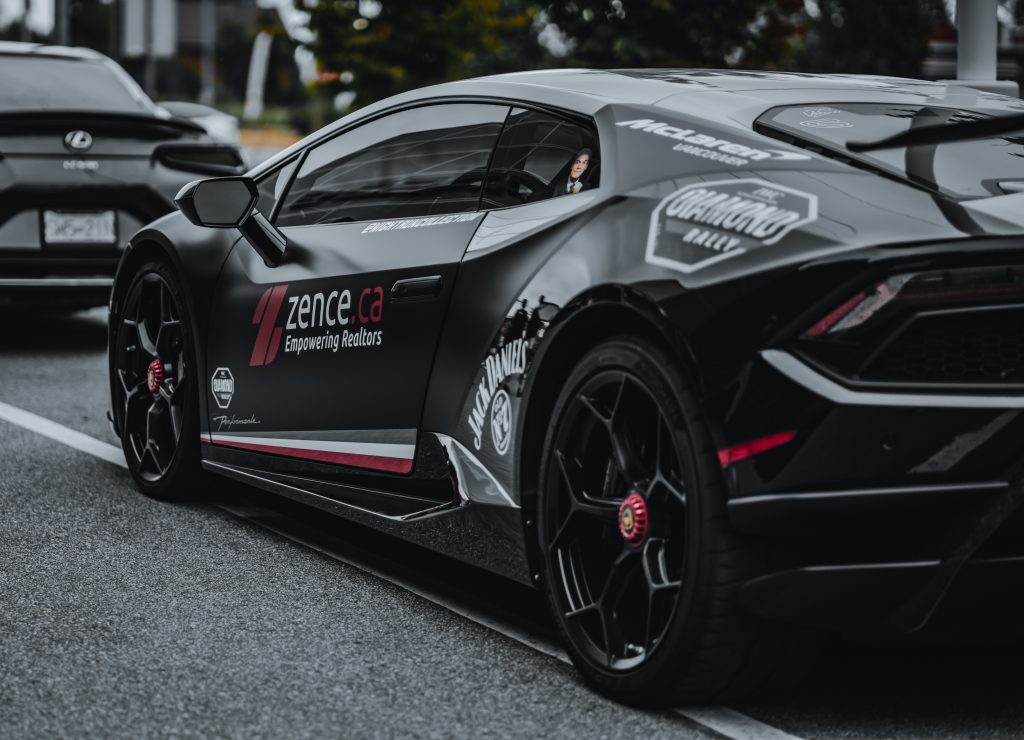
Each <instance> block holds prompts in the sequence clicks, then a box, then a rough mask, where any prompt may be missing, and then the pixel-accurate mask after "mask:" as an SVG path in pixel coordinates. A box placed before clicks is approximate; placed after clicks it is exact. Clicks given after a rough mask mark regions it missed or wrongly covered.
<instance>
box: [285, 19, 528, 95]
mask: <svg viewBox="0 0 1024 740" xmlns="http://www.w3.org/2000/svg"><path fill="white" fill-rule="evenodd" d="M299 2H300V3H302V0H299ZM301 7H303V9H305V10H308V12H309V13H310V20H309V26H310V28H311V29H312V30H313V32H314V33H315V34H316V39H315V40H314V41H313V43H312V44H310V48H311V50H312V51H313V53H314V54H315V55H316V57H317V59H318V60H319V63H320V65H321V68H322V69H323V70H325V71H326V72H327V73H328V75H327V76H328V77H332V76H333V75H332V74H331V73H333V74H335V75H340V78H339V79H338V80H337V81H333V80H332V81H329V86H330V87H333V88H335V89H336V90H339V91H340V90H345V89H351V90H353V91H354V92H356V94H357V98H356V99H357V101H358V103H357V104H360V105H365V104H367V103H370V102H373V101H374V100H377V99H379V98H383V97H387V96H389V95H394V94H396V93H399V92H401V91H403V90H410V89H413V88H416V87H421V86H424V85H430V84H434V83H438V82H444V81H447V80H453V79H458V78H461V77H464V76H466V75H467V72H470V71H471V70H473V69H474V68H477V69H480V70H483V69H485V67H486V65H485V64H484V60H487V59H490V58H500V56H501V54H502V53H503V52H504V51H505V48H506V42H507V39H508V38H510V37H515V36H516V35H517V34H518V35H520V36H521V35H522V34H523V33H524V32H526V33H528V31H529V28H530V25H531V21H532V18H531V16H530V15H529V13H528V12H527V10H526V9H525V7H524V6H523V5H522V4H521V3H510V2H503V1H502V0H412V1H409V0H406V1H405V2H398V1H396V0H383V2H380V3H378V4H376V5H375V7H374V9H375V10H376V11H379V12H377V13H373V14H371V15H372V17H367V16H366V15H363V14H362V13H361V12H360V10H361V4H360V3H359V2H358V1H357V0H320V1H319V2H318V3H316V5H314V6H312V7H309V8H306V7H305V6H304V3H302V5H301ZM363 10H364V11H365V7H364V8H363Z"/></svg>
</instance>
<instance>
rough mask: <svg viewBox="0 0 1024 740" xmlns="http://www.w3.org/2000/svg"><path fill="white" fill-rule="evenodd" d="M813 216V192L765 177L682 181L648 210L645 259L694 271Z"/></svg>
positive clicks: (773, 240) (765, 241)
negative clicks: (691, 183) (648, 225)
mask: <svg viewBox="0 0 1024 740" xmlns="http://www.w3.org/2000/svg"><path fill="white" fill-rule="evenodd" d="M817 218H818V198H817V196H815V195H811V194H810V193H804V192H801V191H799V190H794V189H793V188H788V187H785V186H782V185H776V184H774V183H770V182H766V181H764V180H757V179H739V180H715V181H713V182H700V183H695V184H693V185H687V186H686V187H684V188H682V189H680V190H677V191H676V192H674V193H672V194H671V195H669V196H668V197H667V198H665V199H664V200H662V201H661V203H659V204H658V207H657V208H655V209H654V213H653V214H651V225H650V229H649V231H648V236H647V261H648V262H649V263H651V264H655V265H661V266H662V267H669V268H672V269H674V270H679V271H681V272H693V271H694V270H696V269H698V268H702V267H706V266H708V265H710V264H713V263H715V262H719V261H721V260H723V259H727V258H729V257H734V256H736V255H739V254H743V253H744V252H746V251H747V250H749V249H752V248H756V247H759V246H766V245H770V244H775V243H776V242H778V241H779V240H780V239H782V237H784V236H785V235H786V234H788V233H789V232H790V231H792V230H793V229H795V228H797V227H798V226H802V225H804V224H808V223H811V222H812V221H814V220H816V219H817Z"/></svg>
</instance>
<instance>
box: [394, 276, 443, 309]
mask: <svg viewBox="0 0 1024 740" xmlns="http://www.w3.org/2000/svg"><path fill="white" fill-rule="evenodd" d="M441 285H442V280H441V276H440V275H431V276H430V277H417V278H408V279H406V280H399V281H398V282H396V283H395V284H394V285H392V286H391V302H392V303H400V302H411V301H429V300H433V299H434V298H437V297H438V296H439V295H440V294H441Z"/></svg>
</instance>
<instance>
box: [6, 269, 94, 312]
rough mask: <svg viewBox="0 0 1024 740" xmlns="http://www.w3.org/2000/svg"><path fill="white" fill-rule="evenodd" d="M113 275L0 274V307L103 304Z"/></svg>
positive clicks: (72, 306)
mask: <svg viewBox="0 0 1024 740" xmlns="http://www.w3.org/2000/svg"><path fill="white" fill-rule="evenodd" d="M113 285H114V278H113V277H112V276H111V277H107V276H103V275H101V276H95V275H94V276H72V275H61V276H43V277H4V276H2V275H0V310H2V309H4V308H33V309H35V308H42V309H45V308H53V309H57V310H62V309H63V310H69V309H78V308H90V307H93V306H103V305H105V304H106V303H107V302H108V301H109V300H110V290H111V288H112V287H113Z"/></svg>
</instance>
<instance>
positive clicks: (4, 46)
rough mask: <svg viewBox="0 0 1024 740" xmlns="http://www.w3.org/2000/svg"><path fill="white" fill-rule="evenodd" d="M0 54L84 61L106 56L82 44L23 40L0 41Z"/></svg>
mask: <svg viewBox="0 0 1024 740" xmlns="http://www.w3.org/2000/svg"><path fill="white" fill-rule="evenodd" d="M0 55H5V56H36V57H59V58H62V59H81V60H84V61H100V60H103V59H106V58H107V57H106V56H104V55H103V54H100V53H99V52H98V51H95V50H94V49H87V48H85V47H84V46H52V45H50V44H34V43H29V42H25V41H0Z"/></svg>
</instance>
